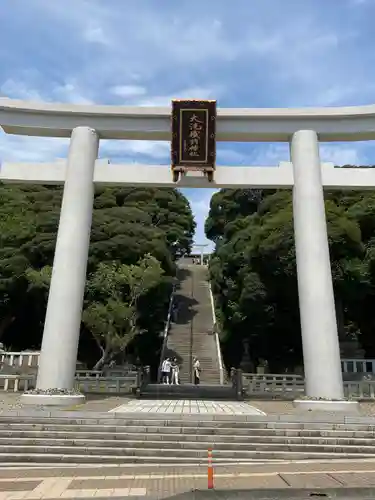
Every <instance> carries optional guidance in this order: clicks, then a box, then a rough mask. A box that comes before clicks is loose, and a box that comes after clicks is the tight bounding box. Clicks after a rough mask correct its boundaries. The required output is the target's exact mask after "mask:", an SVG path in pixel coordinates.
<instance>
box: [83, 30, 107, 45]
mask: <svg viewBox="0 0 375 500" xmlns="http://www.w3.org/2000/svg"><path fill="white" fill-rule="evenodd" d="M83 38H84V39H85V40H87V41H88V42H91V43H98V44H101V45H110V40H109V38H108V37H107V36H106V35H105V33H104V30H103V28H102V27H101V26H97V25H91V26H88V27H87V28H86V29H85V30H84V32H83Z"/></svg>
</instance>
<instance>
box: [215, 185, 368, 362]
mask: <svg viewBox="0 0 375 500" xmlns="http://www.w3.org/2000/svg"><path fill="white" fill-rule="evenodd" d="M325 205H326V216H327V229H328V238H329V248H330V256H331V265H332V276H333V283H334V291H335V299H336V310H337V318H338V325H339V335H340V340H341V341H348V340H353V339H358V341H359V342H360V344H361V345H362V347H363V348H364V350H365V353H366V356H367V357H371V358H372V357H375V335H374V328H375V315H373V314H372V304H373V303H374V300H375V274H374V271H375V260H374V258H375V193H374V192H371V191H367V192H353V191H345V192H339V191H335V192H326V193H325ZM206 234H207V237H208V238H209V239H211V240H212V241H214V242H215V243H216V249H215V252H214V254H213V256H212V259H211V261H210V275H211V282H212V288H213V293H214V295H215V302H216V306H217V309H218V317H219V319H220V323H221V335H222V346H223V353H224V359H225V362H226V364H227V366H228V367H230V366H238V365H239V363H240V361H241V357H242V354H243V344H244V341H245V340H246V341H247V342H248V345H249V353H250V356H251V358H252V361H253V362H254V363H255V364H257V363H258V362H259V360H261V359H266V360H267V361H268V364H269V367H270V370H271V371H273V372H279V371H280V370H285V369H293V368H294V367H296V366H298V365H300V364H302V343H301V333H300V322H299V308H298V290H297V274H296V264H295V248H294V231H293V213H292V198H291V192H290V191H286V190H272V191H266V190H252V189H246V190H232V189H222V190H221V191H220V192H218V193H216V194H215V195H214V196H213V197H212V200H211V205H210V212H209V216H208V218H207V220H206Z"/></svg>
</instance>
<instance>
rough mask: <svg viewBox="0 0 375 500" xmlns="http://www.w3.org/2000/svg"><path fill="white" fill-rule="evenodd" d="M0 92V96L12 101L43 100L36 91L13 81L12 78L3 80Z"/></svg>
mask: <svg viewBox="0 0 375 500" xmlns="http://www.w3.org/2000/svg"><path fill="white" fill-rule="evenodd" d="M0 91H1V93H2V95H4V96H6V97H11V98H13V99H23V100H25V101H43V100H44V99H43V97H42V96H41V94H40V93H39V92H38V91H37V90H34V89H30V88H28V86H27V85H26V84H25V83H23V82H20V81H16V80H13V79H12V78H8V79H7V80H5V82H4V83H3V84H2V85H1V87H0Z"/></svg>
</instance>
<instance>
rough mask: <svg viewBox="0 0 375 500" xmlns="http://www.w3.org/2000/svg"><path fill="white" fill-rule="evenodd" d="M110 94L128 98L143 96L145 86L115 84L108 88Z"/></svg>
mask: <svg viewBox="0 0 375 500" xmlns="http://www.w3.org/2000/svg"><path fill="white" fill-rule="evenodd" d="M110 92H112V94H114V95H116V96H118V97H123V98H125V99H129V98H131V97H138V96H143V95H145V94H146V92H147V91H146V88H145V87H142V86H141V85H116V86H115V87H112V88H111V89H110Z"/></svg>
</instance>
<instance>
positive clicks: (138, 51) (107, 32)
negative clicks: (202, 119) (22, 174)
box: [0, 0, 375, 243]
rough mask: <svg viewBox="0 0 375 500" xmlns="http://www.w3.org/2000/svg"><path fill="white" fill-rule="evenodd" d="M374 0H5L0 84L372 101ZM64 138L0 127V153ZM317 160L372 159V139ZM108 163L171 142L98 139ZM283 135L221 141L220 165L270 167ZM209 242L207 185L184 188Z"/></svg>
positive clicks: (50, 97)
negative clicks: (271, 140)
mask: <svg viewBox="0 0 375 500" xmlns="http://www.w3.org/2000/svg"><path fill="white" fill-rule="evenodd" d="M373 19H375V0H251V1H250V0H235V1H233V2H228V0H206V1H202V0H158V1H156V0H1V3H0V21H1V30H0V61H1V64H0V93H1V95H3V96H8V97H12V98H18V99H26V100H45V101H58V102H69V103H102V104H113V105H116V104H119V105H126V104H131V105H136V104H139V105H147V104H149V105H163V106H165V105H169V104H170V101H171V99H172V98H203V99H205V98H212V99H217V100H218V106H220V107H284V106H287V107H294V106H337V105H354V104H370V103H375V50H374V49H375V38H374V34H373ZM66 151H67V141H66V140H60V139H42V138H21V137H13V136H6V135H5V134H3V133H0V160H1V161H12V160H13V161H14V160H20V161H48V160H52V159H54V158H61V157H64V156H65V155H66ZM321 155H322V159H323V160H326V161H334V162H335V163H336V164H345V163H354V164H355V163H357V164H368V163H372V164H375V147H374V143H372V142H370V143H340V144H324V145H323V146H322V147H321ZM100 156H101V157H106V158H110V159H111V160H113V161H124V162H134V161H137V162H143V163H152V164H158V163H162V164H167V163H168V162H169V144H168V143H152V142H151V143H150V142H147V143H146V142H142V141H117V142H116V141H103V142H102V144H101V148H100ZM288 157H289V154H288V147H287V146H286V145H283V144H230V143H229V144H218V164H222V165H276V164H277V163H278V162H279V161H281V160H287V159H288ZM184 193H185V194H186V195H187V196H188V198H189V200H190V202H191V204H192V208H193V211H194V214H195V217H196V220H197V223H198V229H197V234H196V242H197V243H205V242H206V240H205V237H204V230H203V226H204V219H205V217H206V215H207V211H208V207H209V201H210V197H211V195H212V193H213V191H212V190H184Z"/></svg>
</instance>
